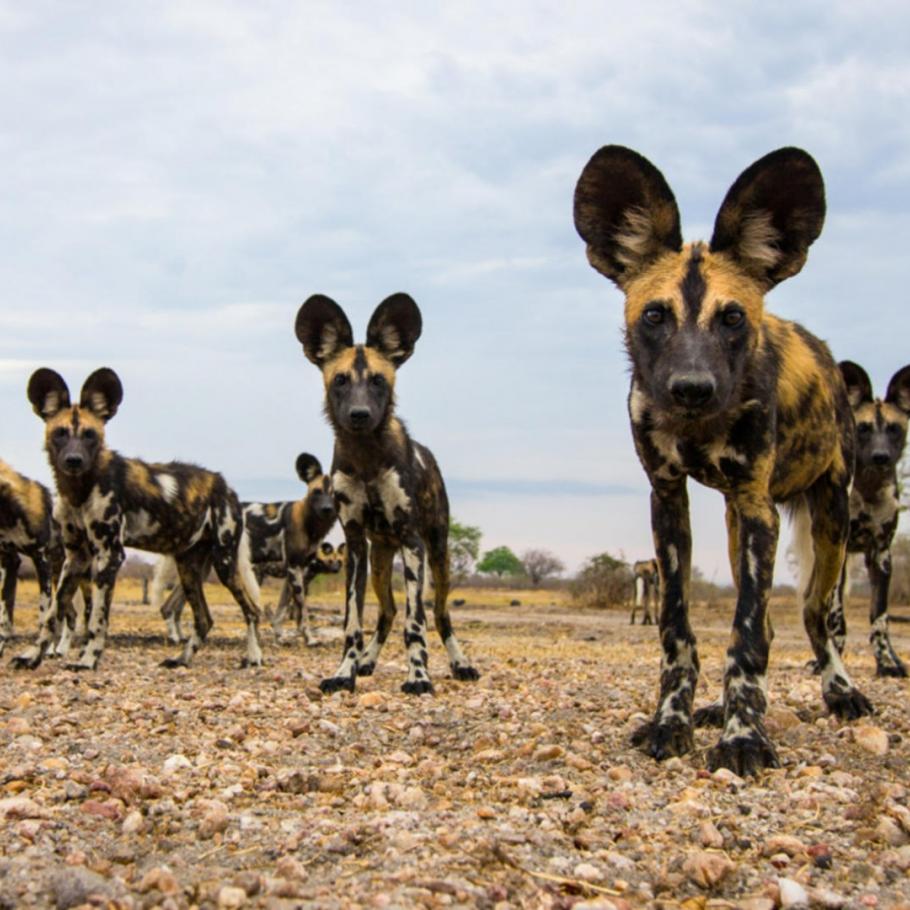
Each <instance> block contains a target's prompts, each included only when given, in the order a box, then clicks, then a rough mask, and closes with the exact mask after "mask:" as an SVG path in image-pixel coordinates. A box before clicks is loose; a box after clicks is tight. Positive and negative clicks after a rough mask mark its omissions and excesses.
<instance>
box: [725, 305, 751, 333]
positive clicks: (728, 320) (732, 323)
mask: <svg viewBox="0 0 910 910" xmlns="http://www.w3.org/2000/svg"><path fill="white" fill-rule="evenodd" d="M745 318H746V314H745V313H744V312H743V311H742V310H740V309H737V308H736V307H731V308H730V309H729V310H724V312H723V316H721V319H722V320H723V323H724V325H725V326H728V327H729V328H731V329H735V328H736V327H737V326H739V325H742V324H743V322H744V320H745Z"/></svg>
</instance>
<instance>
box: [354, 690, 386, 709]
mask: <svg viewBox="0 0 910 910" xmlns="http://www.w3.org/2000/svg"><path fill="white" fill-rule="evenodd" d="M384 702H385V695H383V693H382V692H364V693H363V694H362V695H361V696H359V697H358V699H357V704H358V705H360V707H361V708H378V707H379V706H380V705H381V704H383V703H384Z"/></svg>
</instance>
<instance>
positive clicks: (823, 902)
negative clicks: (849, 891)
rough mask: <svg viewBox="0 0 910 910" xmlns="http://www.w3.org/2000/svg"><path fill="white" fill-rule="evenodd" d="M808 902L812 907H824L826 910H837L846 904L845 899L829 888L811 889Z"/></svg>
mask: <svg viewBox="0 0 910 910" xmlns="http://www.w3.org/2000/svg"><path fill="white" fill-rule="evenodd" d="M809 900H810V902H811V904H812V906H813V907H825V908H828V910H839V908H840V907H843V906H844V905H845V904H846V903H847V898H846V897H844V896H843V895H842V894H838V893H837V892H835V891H831V890H830V889H829V888H811V889H810V890H809Z"/></svg>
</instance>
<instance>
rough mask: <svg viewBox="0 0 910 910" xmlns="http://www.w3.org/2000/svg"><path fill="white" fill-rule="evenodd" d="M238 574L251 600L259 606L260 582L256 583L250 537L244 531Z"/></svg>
mask: <svg viewBox="0 0 910 910" xmlns="http://www.w3.org/2000/svg"><path fill="white" fill-rule="evenodd" d="M237 574H238V575H239V576H240V581H241V582H242V584H243V587H244V589H245V590H246V595H247V597H249V599H250V600H251V601H252V602H253V603H254V604H256V606H257V607H258V606H259V597H260V592H259V582H258V581H256V575H255V573H254V572H253V560H252V558H251V556H250V535H249V534H248V533H247V532H246V530H244V531H243V533H242V534H241V535H240V543H239V544H238V545H237Z"/></svg>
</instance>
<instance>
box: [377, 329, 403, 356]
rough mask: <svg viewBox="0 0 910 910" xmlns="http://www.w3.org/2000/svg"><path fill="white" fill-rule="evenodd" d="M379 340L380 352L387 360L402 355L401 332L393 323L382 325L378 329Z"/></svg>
mask: <svg viewBox="0 0 910 910" xmlns="http://www.w3.org/2000/svg"><path fill="white" fill-rule="evenodd" d="M379 341H380V344H381V346H382V352H383V353H384V354H385V355H386V357H388V358H389V360H395V358H396V357H401V356H403V355H404V350H403V349H402V347H401V334H400V333H399V331H398V329H396V328H395V326H394V325H391V324H388V325H384V326H383V327H382V328H381V329H380V330H379Z"/></svg>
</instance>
